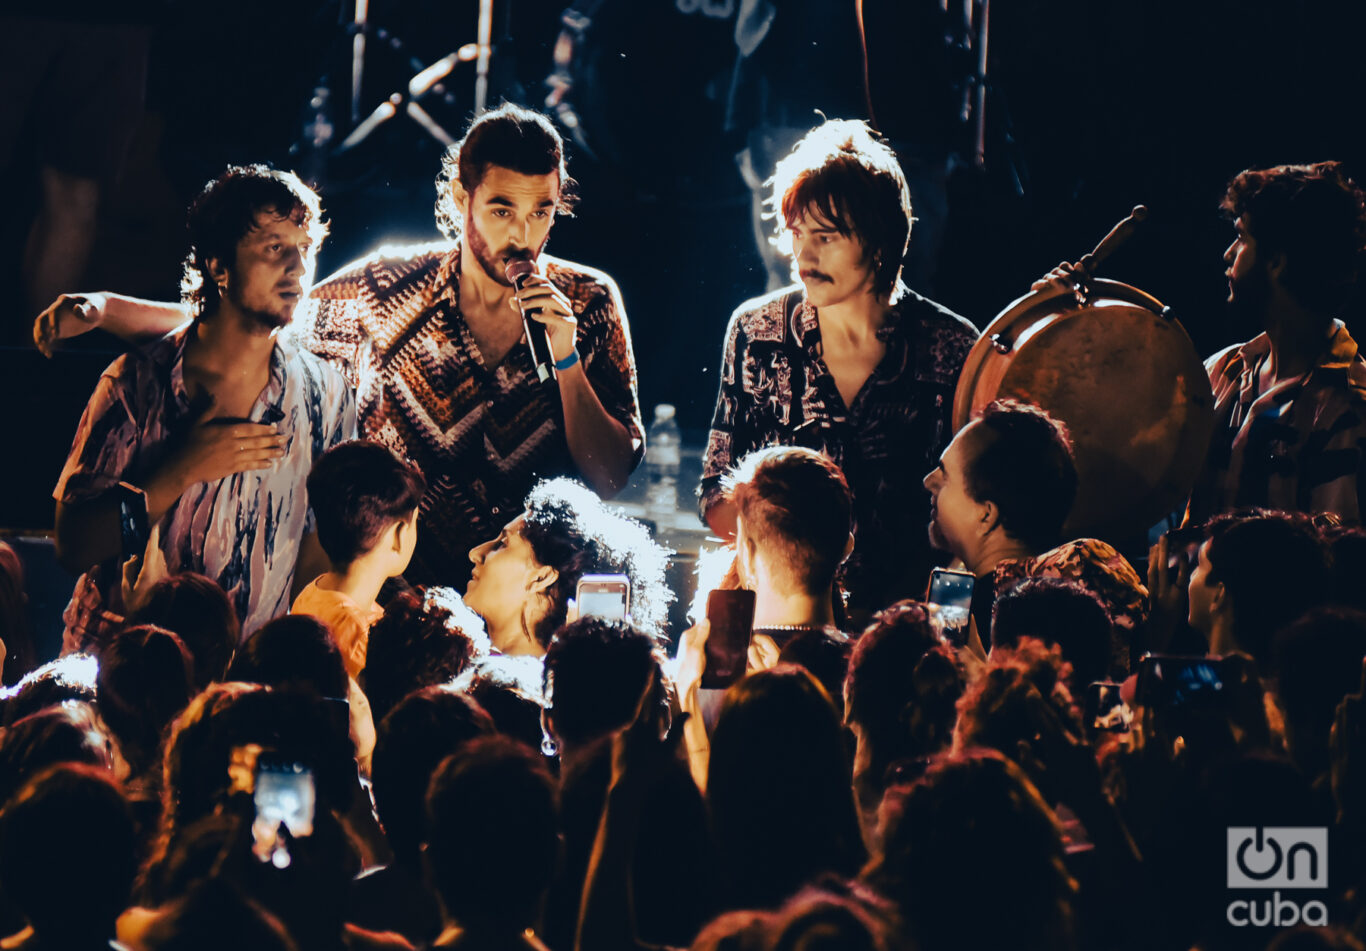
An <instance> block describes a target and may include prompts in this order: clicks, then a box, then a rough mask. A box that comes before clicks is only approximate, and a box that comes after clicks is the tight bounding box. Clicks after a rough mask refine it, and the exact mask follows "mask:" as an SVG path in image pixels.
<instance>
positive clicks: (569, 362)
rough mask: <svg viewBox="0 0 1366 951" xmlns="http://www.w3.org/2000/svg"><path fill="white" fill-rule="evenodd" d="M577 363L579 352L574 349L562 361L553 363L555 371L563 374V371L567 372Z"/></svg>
mask: <svg viewBox="0 0 1366 951" xmlns="http://www.w3.org/2000/svg"><path fill="white" fill-rule="evenodd" d="M578 362H579V351H578V348H577V347H576V348H575V349H573V350H570V351H569V356H567V357H565V358H564V359H563V360H556V361H555V369H556V370H559V371H560V372H562V373H563V372H564V371H565V370H568V369H569V368H570V367H572V366H573V365H574V364H576V363H578Z"/></svg>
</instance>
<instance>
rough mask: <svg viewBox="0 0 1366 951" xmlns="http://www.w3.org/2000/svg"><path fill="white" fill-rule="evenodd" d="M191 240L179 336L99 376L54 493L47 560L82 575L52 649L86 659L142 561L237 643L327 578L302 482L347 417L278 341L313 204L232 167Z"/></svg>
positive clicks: (302, 280) (344, 431) (340, 392)
mask: <svg viewBox="0 0 1366 951" xmlns="http://www.w3.org/2000/svg"><path fill="white" fill-rule="evenodd" d="M189 230H190V240H191V249H190V254H189V257H188V258H187V260H186V262H185V277H184V280H183V281H182V287H183V289H184V296H185V300H186V303H187V305H188V306H189V308H190V311H191V312H192V314H193V316H194V320H193V322H191V323H189V324H187V325H185V326H184V327H182V328H180V329H179V330H177V331H175V332H174V333H170V334H168V335H166V336H165V337H163V338H162V339H160V340H158V341H156V342H155V343H152V344H150V345H149V346H147V347H144V348H142V349H141V350H138V351H134V352H131V353H128V354H126V355H124V356H122V357H120V358H119V359H117V360H115V361H114V363H113V364H112V365H111V366H110V367H109V369H107V370H105V372H104V374H103V375H102V376H101V377H100V381H99V384H98V386H97V387H96V389H95V394H94V396H92V397H91V399H90V403H89V404H88V405H87V406H86V409H85V414H84V416H82V417H81V422H80V427H79V429H78V430H77V433H76V438H75V440H74V442H73V443H72V447H71V453H70V455H69V456H68V458H67V461H66V466H65V468H64V469H63V470H62V475H61V480H60V482H59V483H58V485H57V488H56V490H55V492H54V493H53V494H54V496H55V498H56V499H57V551H58V556H59V558H60V559H61V561H62V563H63V565H65V566H66V567H67V568H68V569H69V570H70V571H72V572H73V573H75V574H79V575H80V576H81V577H80V580H79V581H78V582H77V584H76V591H75V594H74V596H73V597H72V600H71V603H70V605H69V606H68V607H67V610H66V613H65V615H64V620H65V621H66V637H65V640H64V647H65V649H67V650H76V649H91V650H98V649H99V648H100V647H102V646H103V645H104V644H105V643H106V642H107V640H108V638H109V637H111V636H112V635H113V634H114V633H116V632H117V631H118V629H119V628H120V627H121V626H122V615H124V614H126V613H128V611H129V610H130V609H132V608H134V607H135V606H136V605H133V604H126V603H124V599H123V591H124V590H125V589H124V588H123V587H122V586H121V583H120V582H121V578H120V572H119V563H120V561H121V560H122V558H124V557H126V556H129V555H132V554H142V553H143V552H144V546H146V554H147V558H148V563H149V564H154V563H156V562H159V561H160V560H161V559H164V560H165V567H166V568H167V569H168V570H169V571H170V572H184V571H194V572H198V573H200V574H204V575H208V576H209V577H210V578H212V579H213V580H215V581H217V582H218V584H220V585H221V586H222V587H223V589H224V590H225V591H226V592H227V594H228V596H229V598H230V599H231V600H232V602H233V606H234V608H235V610H236V612H237V616H238V617H239V618H240V620H241V624H242V635H243V636H244V637H245V636H247V635H250V634H251V633H252V632H253V631H254V630H255V629H256V628H257V627H259V626H260V625H261V624H263V623H265V622H266V621H268V620H270V619H271V618H273V617H276V616H277V615H280V614H283V613H285V612H286V611H287V610H288V608H289V603H290V598H291V596H292V595H291V587H292V582H293V579H294V576H295V574H296V573H297V574H299V575H300V577H301V578H302V579H303V580H305V581H307V580H310V579H312V578H313V577H314V575H315V574H316V573H317V571H318V569H319V568H320V567H322V566H324V565H325V560H324V559H323V558H322V555H321V549H320V548H319V546H318V545H317V543H316V541H315V540H314V538H313V534H312V527H311V518H310V516H309V512H308V493H307V487H306V480H307V478H308V472H309V469H310V468H312V465H313V460H314V459H316V458H317V457H318V456H319V455H321V454H322V453H323V451H324V450H325V449H327V448H328V447H330V446H332V445H335V444H336V443H338V442H341V441H342V440H344V439H349V438H352V437H353V436H354V435H355V429H356V417H355V404H354V401H353V398H352V395H351V391H350V389H349V388H348V387H347V385H346V382H345V380H343V379H342V376H341V374H340V373H338V372H337V371H336V370H335V369H334V368H332V367H330V366H328V365H327V364H326V363H324V362H323V361H322V360H320V359H319V358H318V357H316V356H314V355H313V354H311V353H308V352H307V351H304V350H301V349H300V348H299V347H298V346H297V345H296V344H294V343H293V342H291V341H290V340H289V339H287V337H286V335H285V334H283V333H282V331H283V330H284V328H286V327H288V326H289V323H290V321H291V319H292V318H293V316H294V311H295V308H296V307H297V306H298V304H299V301H300V299H301V298H302V296H303V290H304V288H306V287H307V286H308V283H309V277H310V274H311V272H312V269H313V259H314V255H315V254H316V251H317V247H318V244H319V243H320V242H321V240H322V238H323V236H324V235H325V234H326V233H327V227H326V225H325V224H324V223H323V221H322V209H321V208H320V206H319V203H318V196H317V195H315V194H314V193H313V192H312V190H310V189H309V188H308V187H307V186H306V185H304V184H303V182H301V181H299V179H298V178H297V177H296V176H295V175H293V174H292V173H288V172H277V171H274V170H271V169H268V168H265V167H264V166H260V165H253V166H246V167H230V168H228V170H227V171H226V172H225V173H224V174H223V175H222V176H220V177H219V178H218V179H217V180H215V181H213V182H210V183H209V184H208V185H207V186H206V187H205V188H204V191H203V192H202V193H201V194H200V196H199V197H198V198H197V199H196V200H195V202H194V204H193V205H192V206H191V208H190V214H189ZM149 542H150V544H149ZM158 552H159V553H158ZM147 573H148V574H154V573H155V572H147ZM137 590H138V587H136V586H135V587H134V588H133V592H134V593H136V591H137Z"/></svg>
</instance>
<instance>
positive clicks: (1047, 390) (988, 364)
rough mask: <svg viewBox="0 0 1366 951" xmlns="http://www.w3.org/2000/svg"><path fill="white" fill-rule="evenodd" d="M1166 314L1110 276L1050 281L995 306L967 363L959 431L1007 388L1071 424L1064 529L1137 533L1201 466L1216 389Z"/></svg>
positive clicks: (1175, 500)
mask: <svg viewBox="0 0 1366 951" xmlns="http://www.w3.org/2000/svg"><path fill="white" fill-rule="evenodd" d="M1168 314H1169V311H1167V309H1166V308H1164V307H1163V306H1162V304H1161V303H1159V302H1158V301H1157V300H1156V299H1155V298H1153V297H1152V296H1151V295H1149V294H1146V293H1144V292H1143V291H1140V290H1138V289H1137V288H1134V287H1130V286H1129V285H1128V284H1121V283H1119V282H1118V281H1107V280H1100V279H1092V280H1091V281H1090V283H1089V285H1088V286H1087V293H1086V295H1085V301H1084V303H1083V302H1082V301H1079V300H1078V294H1077V293H1076V292H1074V291H1073V290H1071V289H1070V288H1069V289H1063V288H1059V287H1056V286H1050V287H1048V288H1047V289H1045V290H1041V291H1036V292H1033V293H1030V294H1026V295H1025V296H1024V297H1021V298H1020V299H1019V300H1016V301H1015V302H1014V303H1012V304H1010V306H1008V307H1007V308H1006V309H1005V310H1003V311H1002V312H1001V313H1000V314H999V315H998V316H997V317H996V319H995V320H993V321H992V322H991V324H990V326H988V327H987V329H986V331H985V332H984V333H983V334H982V338H981V339H980V340H978V341H977V343H976V345H975V346H973V348H972V350H971V352H970V353H969V354H968V359H967V362H966V363H965V364H964V365H963V374H962V376H961V378H960V379H959V382H958V391H957V394H956V395H955V398H954V404H953V425H954V430H955V431H957V430H959V429H962V428H963V426H964V425H965V424H966V423H967V422H968V421H969V420H970V419H972V417H973V415H974V414H975V413H977V412H978V411H980V410H981V409H982V408H983V407H985V406H986V405H987V404H989V403H990V402H991V401H992V400H995V399H1001V398H1007V397H1008V398H1011V399H1017V400H1021V401H1024V402H1028V403H1033V404H1035V405H1036V406H1040V407H1042V408H1043V409H1045V410H1047V411H1048V412H1049V414H1051V415H1052V416H1053V417H1055V418H1056V419H1060V420H1062V421H1063V422H1064V423H1066V424H1067V427H1068V429H1069V430H1070V431H1071V434H1072V442H1073V447H1074V449H1075V451H1076V460H1077V474H1078V478H1079V484H1078V490H1077V502H1076V505H1075V506H1074V507H1073V509H1072V515H1071V517H1070V518H1069V519H1068V521H1067V526H1066V528H1065V529H1064V532H1065V537H1067V538H1081V537H1087V536H1093V537H1098V538H1104V539H1106V540H1108V541H1111V542H1112V543H1113V544H1116V545H1123V544H1124V543H1126V542H1128V541H1130V540H1133V539H1138V538H1141V537H1142V536H1143V533H1145V532H1146V531H1147V530H1148V529H1149V528H1150V527H1151V526H1152V525H1154V524H1156V523H1157V522H1158V521H1159V520H1160V519H1161V518H1162V517H1163V516H1164V515H1166V514H1167V513H1169V512H1171V511H1172V510H1173V509H1175V508H1177V507H1178V506H1180V505H1181V504H1182V503H1183V502H1184V501H1185V500H1186V497H1187V496H1188V495H1189V494H1190V490H1191V487H1192V485H1194V483H1195V479H1196V477H1197V476H1198V475H1199V472H1200V467H1201V465H1202V464H1203V463H1204V460H1205V453H1206V451H1207V448H1208V445H1209V438H1210V432H1211V429H1212V427H1213V424H1214V399H1213V395H1212V393H1211V391H1210V384H1209V377H1208V376H1207V375H1206V373H1205V368H1204V365H1203V364H1202V363H1201V361H1200V358H1199V356H1198V354H1197V353H1196V352H1195V346H1194V345H1193V344H1192V343H1191V340H1190V337H1189V336H1187V334H1186V331H1185V328H1183V327H1182V326H1181V324H1180V323H1179V322H1177V321H1176V320H1175V319H1173V318H1171V317H1170V316H1168Z"/></svg>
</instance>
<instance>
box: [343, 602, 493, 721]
mask: <svg viewBox="0 0 1366 951" xmlns="http://www.w3.org/2000/svg"><path fill="white" fill-rule="evenodd" d="M474 659H475V646H474V641H473V639H472V638H471V637H470V636H469V635H468V634H466V633H465V632H464V630H462V629H461V628H460V627H459V626H458V621H457V617H456V615H455V613H454V612H452V610H451V609H450V608H449V607H447V606H445V605H444V604H442V603H441V601H440V600H439V599H426V598H424V597H423V596H422V594H421V593H420V592H416V591H400V592H399V593H397V594H395V595H394V597H393V598H392V599H391V600H390V601H389V603H388V604H387V605H386V606H385V608H384V614H383V616H382V617H380V619H379V620H378V621H376V622H375V623H374V624H373V625H372V626H371V628H370V634H369V648H368V649H367V652H366V660H365V670H364V671H362V672H361V677H360V684H361V688H362V690H363V691H364V692H365V696H366V699H368V700H369V701H370V711H371V714H372V715H373V716H374V719H375V723H376V724H379V723H380V721H382V720H383V719H384V718H385V717H386V716H388V715H389V711H391V710H393V709H394V707H395V706H397V705H398V703H399V702H400V701H401V700H403V698H404V697H406V696H408V695H409V694H411V693H413V692H415V691H417V690H421V689H422V688H424V687H431V686H436V685H438V684H448V683H450V682H451V681H453V680H455V678H456V677H458V676H459V675H460V673H461V672H462V671H464V670H465V669H466V668H467V667H468V666H469V665H470V664H471V663H472V662H473V661H474Z"/></svg>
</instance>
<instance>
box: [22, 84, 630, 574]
mask: <svg viewBox="0 0 1366 951" xmlns="http://www.w3.org/2000/svg"><path fill="white" fill-rule="evenodd" d="M573 185H574V182H573V180H572V179H571V178H569V176H568V173H567V171H566V169H565V161H564V143H563V142H562V141H561V139H560V136H559V133H557V132H556V131H555V128H554V126H553V125H552V124H551V123H550V120H549V119H547V118H546V117H545V116H543V115H541V114H540V113H537V112H533V111H532V110H529V109H525V108H522V107H520V106H515V105H511V104H508V105H503V106H500V107H499V108H497V109H493V110H490V111H488V112H485V113H483V114H482V115H480V116H479V117H478V118H476V119H475V120H474V122H473V123H471V125H470V128H469V130H468V131H467V132H466V134H465V137H464V138H463V139H461V140H460V141H459V142H458V143H456V144H455V145H453V146H451V148H450V149H448V150H447V153H446V155H445V156H444V158H443V160H442V169H441V173H440V174H439V175H438V176H437V180H436V188H437V224H438V225H439V226H440V227H441V230H442V231H443V232H444V233H445V235H446V236H447V237H448V238H450V239H452V240H450V241H448V242H434V243H431V244H427V245H421V246H417V247H409V248H381V249H380V250H379V251H377V252H376V253H374V254H372V255H370V256H369V257H366V258H364V259H362V260H360V261H356V262H354V263H352V264H350V265H348V266H346V267H344V268H342V269H341V270H340V271H338V272H337V273H336V274H334V275H333V276H332V277H330V278H328V279H327V280H325V281H323V282H321V283H320V284H318V285H317V286H316V287H315V288H313V291H312V293H311V294H310V295H309V296H310V300H309V301H308V304H307V306H305V305H301V306H300V308H299V309H300V314H299V316H298V317H297V318H296V321H295V323H296V325H297V326H299V329H300V338H301V343H302V344H303V345H304V346H305V347H307V348H308V349H310V350H312V351H313V352H314V353H316V354H318V355H319V356H322V357H324V358H325V359H327V360H330V361H331V362H332V363H333V364H334V365H336V366H337V367H338V368H339V369H340V370H341V371H342V373H343V374H344V376H345V377H346V379H347V380H348V381H349V382H350V383H351V385H352V386H354V387H355V388H356V402H357V407H358V415H359V429H360V435H361V436H362V437H364V438H368V439H373V440H376V441H378V442H381V443H383V444H384V445H386V446H388V447H389V448H390V449H392V450H393V451H394V452H395V453H397V454H398V455H399V456H400V457H403V458H406V459H409V460H411V461H413V462H414V463H416V464H417V465H418V467H419V468H421V470H422V472H423V475H425V476H426V479H427V486H428V489H427V494H426V495H425V496H424V497H423V500H422V503H421V507H420V510H421V513H422V529H421V531H420V532H419V534H418V544H417V552H416V553H415V555H414V557H413V561H412V563H411V565H410V567H409V569H408V571H407V572H406V573H405V574H406V577H407V579H408V580H409V581H411V582H413V583H415V584H446V585H452V586H455V587H457V588H460V589H462V590H463V588H464V585H465V582H466V580H467V579H468V578H469V573H470V569H471V565H470V560H469V552H470V550H471V549H473V548H475V547H476V546H479V545H481V544H483V543H484V542H486V541H488V540H489V539H491V538H493V537H495V536H497V535H498V534H499V532H500V531H501V530H502V528H503V526H504V524H505V523H506V522H508V521H509V520H510V519H512V518H513V517H514V516H515V515H516V514H517V513H519V512H521V511H522V504H523V500H524V499H525V498H526V495H527V493H528V492H529V491H530V490H531V488H532V487H533V486H534V485H535V484H536V482H537V481H538V480H540V479H543V478H552V477H555V476H562V475H567V476H571V477H575V478H579V479H582V480H583V481H584V482H586V483H587V484H588V485H589V486H591V487H592V488H593V489H594V490H595V491H596V492H597V493H598V494H599V495H602V496H604V497H608V496H611V495H612V494H614V493H615V492H617V491H618V490H619V489H620V488H621V487H622V486H623V485H624V484H625V483H626V480H627V478H628V477H629V476H630V474H631V471H632V470H633V469H634V468H635V466H636V465H637V464H639V462H640V460H641V458H642V456H643V455H644V452H645V437H644V426H643V425H642V423H641V419H640V404H639V399H638V397H637V394H636V368H635V357H634V355H633V354H632V350H631V336H630V330H629V329H628V325H627V322H626V313H625V309H624V308H623V306H622V303H621V294H620V292H619V291H618V290H617V286H616V284H615V282H613V280H612V279H611V278H610V277H608V276H607V275H606V274H604V273H602V272H601V271H596V270H593V269H591V268H587V267H583V266H581V265H578V264H573V263H571V262H569V261H564V260H561V259H559V258H554V257H551V256H550V255H548V254H545V253H544V252H545V246H546V242H547V241H548V239H549V237H550V231H551V227H552V225H553V224H554V221H555V216H556V215H557V214H567V213H568V212H569V211H571V210H572V205H573ZM185 320H186V312H185V311H184V309H183V308H182V307H181V306H180V305H176V304H159V303H154V302H150V301H138V300H134V299H131V298H126V297H120V296H118V295H113V294H86V295H69V296H63V297H61V298H59V299H58V300H57V301H56V302H55V303H54V304H53V305H52V306H51V307H49V308H48V310H47V311H45V312H44V313H43V314H42V315H41V316H40V317H39V318H38V321H37V323H36V325H35V329H34V335H35V339H36V340H37V342H38V344H39V346H40V347H43V348H44V349H48V348H49V347H50V345H51V342H52V341H53V340H55V339H57V338H60V337H63V336H71V335H73V334H75V333H80V332H82V331H83V330H87V329H90V328H91V327H93V326H103V327H104V329H106V330H109V331H110V332H112V333H115V334H117V335H119V336H121V337H124V338H127V339H133V340H142V339H146V338H147V337H149V336H160V335H162V334H164V333H166V332H167V331H169V330H171V329H173V328H174V327H176V326H178V325H179V324H180V323H183V322H184V321H185Z"/></svg>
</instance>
